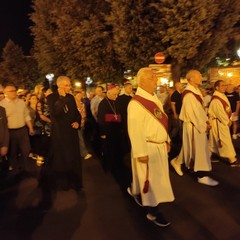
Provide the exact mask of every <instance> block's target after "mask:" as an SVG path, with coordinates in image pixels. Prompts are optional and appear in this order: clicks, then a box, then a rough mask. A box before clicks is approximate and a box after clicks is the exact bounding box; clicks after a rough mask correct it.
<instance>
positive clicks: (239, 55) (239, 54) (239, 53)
mask: <svg viewBox="0 0 240 240" xmlns="http://www.w3.org/2000/svg"><path fill="white" fill-rule="evenodd" d="M237 55H238V57H239V58H240V48H239V49H238V50H237Z"/></svg>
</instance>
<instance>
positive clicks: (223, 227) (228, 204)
mask: <svg viewBox="0 0 240 240" xmlns="http://www.w3.org/2000/svg"><path fill="white" fill-rule="evenodd" d="M235 146H236V148H238V149H237V150H238V153H239V152H240V151H239V147H240V143H239V140H237V141H236V142H235ZM83 172H84V191H83V192H81V193H78V194H77V193H76V192H75V191H73V190H70V191H59V192H57V193H56V194H55V195H54V202H53V205H52V207H51V208H50V209H49V210H48V211H44V210H43V209H42V208H40V207H39V206H38V203H39V201H40V199H41V192H40V190H39V189H38V187H37V179H36V178H35V177H31V178H24V179H18V180H16V178H14V177H13V176H8V177H2V178H1V192H0V201H1V205H0V210H1V213H0V240H30V239H33V240H55V239H56V240H72V239H73V240H80V239H82V240H111V239H114V240H115V239H116V240H132V239H133V240H135V239H136V240H150V239H151V240H155V239H156V240H159V239H167V240H168V239H169V240H171V239H173V240H175V239H177V240H181V239H184V240H185V239H194V240H202V239H206V240H213V239H220V240H228V239H229V240H238V239H240V168H231V167H229V166H228V165H227V164H225V163H224V162H218V163H213V172H212V176H213V177H214V178H215V179H217V180H219V182H220V185H219V186H218V187H208V186H204V185H201V184H198V183H197V182H196V180H195V179H194V178H193V177H192V176H191V175H190V174H188V173H186V172H185V174H184V176H183V177H179V176H178V175H176V174H175V173H174V171H173V169H172V168H170V178H171V182H172V186H173V190H174V194H175V198H176V200H175V201H174V202H173V203H167V204H163V205H162V212H163V213H164V215H165V216H166V217H167V218H168V219H170V220H171V223H172V224H171V225H170V226H169V227H166V228H161V227H157V226H155V225H153V224H152V223H151V222H149V221H148V220H146V218H145V211H144V209H142V208H141V207H139V206H138V205H136V204H135V202H134V200H133V199H132V198H131V197H130V196H129V195H128V194H127V193H126V190H125V181H123V179H120V180H119V181H116V180H115V179H114V178H113V177H112V175H111V174H110V173H107V174H106V173H105V172H104V171H103V170H102V167H101V164H100V161H99V160H98V159H97V158H92V159H89V160H85V161H83Z"/></svg>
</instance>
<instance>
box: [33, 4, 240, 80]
mask: <svg viewBox="0 0 240 240" xmlns="http://www.w3.org/2000/svg"><path fill="white" fill-rule="evenodd" d="M33 10H34V12H33V13H32V15H31V19H32V21H33V22H34V24H35V25H34V26H33V27H32V33H33V36H34V38H35V39H34V56H35V58H36V59H37V61H38V63H39V67H40V69H41V70H42V71H43V72H45V73H49V72H53V73H54V74H55V75H62V74H66V75H68V76H70V77H72V78H73V79H80V80H83V79H86V77H88V76H90V77H92V78H93V79H94V80H95V81H106V82H107V81H117V80H119V79H121V78H122V76H123V72H124V70H128V69H130V70H132V71H133V72H136V71H137V70H138V69H139V68H140V67H144V66H148V65H149V64H150V63H154V59H153V57H154V55H155V53H156V52H163V53H164V54H165V55H166V57H167V60H166V62H167V63H171V64H172V76H173V79H174V80H175V81H177V80H179V78H180V76H181V74H182V73H184V70H185V71H186V70H188V69H190V68H197V69H199V70H201V69H203V68H204V67H205V66H206V65H207V64H208V63H209V62H210V61H211V60H212V59H213V58H214V56H215V55H216V54H217V53H218V52H219V51H220V50H221V49H222V48H223V47H224V45H226V44H227V42H228V41H229V39H230V37H231V33H232V30H233V26H234V24H235V23H236V22H237V21H238V20H239V12H240V1H237V0H208V1H207V0H194V1H191V0H161V1H159V0H98V1H97V0H95V1H94V0H90V1H85V0H65V1H60V0H34V1H33Z"/></svg>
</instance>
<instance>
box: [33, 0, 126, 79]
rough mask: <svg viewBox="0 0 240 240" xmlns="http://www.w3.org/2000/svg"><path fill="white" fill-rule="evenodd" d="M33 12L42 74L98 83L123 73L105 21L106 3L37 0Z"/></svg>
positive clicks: (35, 54)
mask: <svg viewBox="0 0 240 240" xmlns="http://www.w3.org/2000/svg"><path fill="white" fill-rule="evenodd" d="M33 9H34V12H33V13H32V15H31V19H32V21H33V22H34V24H35V25H34V26H33V27H32V32H33V35H34V37H35V41H34V49H35V53H34V56H35V57H36V59H37V61H38V63H39V67H40V68H41V70H42V71H44V72H46V73H47V72H53V73H54V74H55V75H62V74H64V75H68V76H70V77H71V78H72V79H81V80H84V79H86V78H87V77H88V76H90V77H92V78H93V79H94V80H95V81H112V80H115V79H113V78H117V76H118V75H119V73H120V72H123V71H121V68H122V66H121V64H120V62H118V61H117V57H116V56H115V53H114V49H113V47H112V41H111V37H110V34H109V31H108V29H107V26H106V24H105V21H104V13H105V12H106V11H109V7H108V4H107V3H106V2H105V1H99V2H98V1H83V0H82V1H80V0H66V1H56V0H51V1H50V0H36V1H34V4H33ZM110 33H111V32H110ZM121 77H122V76H121Z"/></svg>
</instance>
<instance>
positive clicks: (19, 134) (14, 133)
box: [8, 127, 30, 170]
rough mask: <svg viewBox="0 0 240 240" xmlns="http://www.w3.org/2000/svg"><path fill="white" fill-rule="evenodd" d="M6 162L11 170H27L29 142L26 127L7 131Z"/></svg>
mask: <svg viewBox="0 0 240 240" xmlns="http://www.w3.org/2000/svg"><path fill="white" fill-rule="evenodd" d="M9 137H10V143H9V150H8V160H9V164H10V165H11V166H12V167H13V169H21V170H28V155H29V152H30V141H29V135H28V130H27V128H26V127H22V128H18V129H9Z"/></svg>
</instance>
